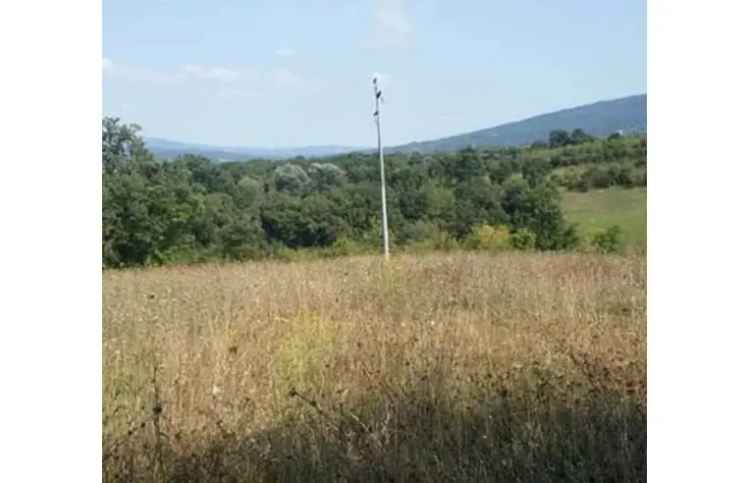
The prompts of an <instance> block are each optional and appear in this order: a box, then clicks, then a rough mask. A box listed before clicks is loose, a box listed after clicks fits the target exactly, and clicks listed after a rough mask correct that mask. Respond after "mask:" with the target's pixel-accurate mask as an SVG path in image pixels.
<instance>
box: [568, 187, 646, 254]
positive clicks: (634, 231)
mask: <svg viewBox="0 0 750 483" xmlns="http://www.w3.org/2000/svg"><path fill="white" fill-rule="evenodd" d="M563 210H564V212H565V216H566V218H567V219H568V220H570V221H571V222H573V223H578V224H579V227H580V230H581V233H582V234H583V235H584V236H588V237H590V236H592V235H593V234H595V233H597V232H600V231H604V230H605V229H606V228H608V227H610V226H612V225H619V226H620V228H622V231H623V241H624V243H625V245H626V246H629V247H636V248H641V247H645V246H646V189H645V188H632V189H624V188H609V189H604V190H592V191H589V192H587V193H575V192H564V193H563Z"/></svg>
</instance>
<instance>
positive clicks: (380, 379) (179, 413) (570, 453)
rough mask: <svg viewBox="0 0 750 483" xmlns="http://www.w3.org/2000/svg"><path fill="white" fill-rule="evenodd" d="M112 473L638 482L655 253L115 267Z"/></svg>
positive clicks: (107, 344) (108, 429)
mask: <svg viewBox="0 0 750 483" xmlns="http://www.w3.org/2000/svg"><path fill="white" fill-rule="evenodd" d="M103 324H104V325H103V391H104V393H103V401H104V402H103V443H102V444H103V450H104V456H103V463H102V464H103V469H104V480H105V481H107V482H115V481H122V482H125V481H128V482H130V481H174V482H188V481H196V482H197V481H227V482H230V481H231V482H240V481H242V482H245V481H247V482H250V481H259V482H264V481H268V482H272V481H273V482H284V481H384V482H385V481H399V482H402V481H403V482H406V481H409V482H415V481H425V482H427V481H521V482H557V481H645V479H646V260H645V258H644V257H643V256H641V255H637V254H629V255H627V256H618V255H594V254H573V253H571V254H566V253H521V252H503V253H499V254H483V253H451V254H445V253H435V254H427V255H420V256H416V255H400V256H397V257H394V258H393V259H392V260H391V261H390V263H388V264H387V265H384V264H383V262H382V260H381V258H380V257H376V256H363V257H350V258H338V259H333V260H314V261H305V262H295V263H283V262H273V261H266V262H255V263H241V264H240V263H237V264H206V265H199V266H191V267H163V268H153V269H129V270H118V271H105V272H104V275H103Z"/></svg>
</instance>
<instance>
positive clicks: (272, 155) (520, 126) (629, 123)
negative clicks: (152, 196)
mask: <svg viewBox="0 0 750 483" xmlns="http://www.w3.org/2000/svg"><path fill="white" fill-rule="evenodd" d="M576 128H581V129H583V130H584V131H585V132H586V133H587V134H591V135H592V136H597V137H604V136H608V135H609V134H612V133H613V132H617V131H623V132H625V133H633V132H646V94H640V95H635V96H629V97H623V98H620V99H614V100H610V101H600V102H595V103H593V104H587V105H584V106H578V107H573V108H570V109H563V110H561V111H555V112H551V113H548V114H541V115H539V116H534V117H530V118H528V119H524V120H521V121H516V122H510V123H506V124H501V125H499V126H495V127H491V128H487V129H482V130H479V131H472V132H469V133H465V134H459V135H456V136H450V137H446V138H442V139H436V140H433V141H422V142H413V143H409V144H404V145H401V146H395V147H389V148H386V149H385V151H386V152H388V153H393V152H421V153H432V152H439V151H457V150H459V149H463V148H466V147H475V148H480V147H489V146H522V145H526V144H531V143H533V142H534V141H546V140H547V139H548V137H549V132H550V131H552V130H555V129H565V130H567V131H572V130H573V129H576ZM144 141H145V142H146V147H148V149H149V150H150V151H151V152H153V153H154V154H155V155H156V156H157V157H158V158H163V159H174V158H175V157H177V156H179V155H181V154H188V153H190V154H197V155H201V156H205V157H207V158H210V159H213V160H216V161H241V160H246V159H253V158H255V159H260V158H262V159H290V158H294V157H297V156H304V157H306V158H314V157H324V156H333V155H337V154H345V153H349V152H353V151H372V148H362V147H352V146H307V147H300V148H279V149H273V148H253V147H237V146H234V147H230V146H212V145H206V144H191V143H182V142H177V141H170V140H167V139H160V138H148V137H147V138H145V139H144Z"/></svg>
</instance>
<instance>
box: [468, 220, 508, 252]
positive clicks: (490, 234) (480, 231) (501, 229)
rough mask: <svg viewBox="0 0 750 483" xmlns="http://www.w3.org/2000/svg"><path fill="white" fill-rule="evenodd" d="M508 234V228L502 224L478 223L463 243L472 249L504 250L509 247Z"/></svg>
mask: <svg viewBox="0 0 750 483" xmlns="http://www.w3.org/2000/svg"><path fill="white" fill-rule="evenodd" d="M510 236H511V235H510V230H509V229H508V227H506V226H504V225H500V226H490V225H479V226H475V227H474V228H473V229H472V230H471V233H470V234H469V236H468V237H466V241H465V242H464V243H465V246H466V247H467V248H470V249H473V250H504V249H507V248H509V247H510Z"/></svg>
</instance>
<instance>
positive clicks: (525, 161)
mask: <svg viewBox="0 0 750 483" xmlns="http://www.w3.org/2000/svg"><path fill="white" fill-rule="evenodd" d="M139 130H140V128H139V127H138V126H137V125H135V124H124V123H121V122H120V120H119V119H117V118H109V117H108V118H105V119H104V120H103V122H102V163H103V165H102V173H103V185H102V186H103V212H102V254H103V263H104V265H105V266H106V267H127V266H141V265H150V264H164V263H188V262H196V261H207V260H217V259H229V260H244V259H258V258H264V257H273V256H278V255H279V254H284V253H287V252H288V251H289V250H296V249H306V248H312V249H324V250H328V253H350V252H356V251H357V250H366V249H375V248H376V247H378V246H379V245H380V243H381V238H380V237H381V234H380V218H379V213H380V184H379V183H380V174H379V165H378V160H377V156H376V155H375V154H372V153H361V152H360V153H350V154H346V155H339V156H332V157H329V158H325V159H315V160H311V159H304V158H301V157H300V158H295V159H292V160H287V161H269V160H262V159H258V160H247V161H243V162H228V163H215V162H212V161H211V160H209V159H207V158H204V157H201V156H195V155H183V156H180V157H178V158H177V159H175V160H173V161H163V160H158V159H156V158H155V157H154V156H153V154H152V153H150V152H149V151H148V149H146V147H145V145H144V142H143V140H142V138H141V137H140V135H139ZM574 133H575V132H574ZM584 135H585V133H584ZM552 137H553V136H552V134H551V136H550V142H549V143H535V145H532V146H528V147H523V148H520V147H518V148H517V147H512V148H498V149H491V150H481V151H477V150H474V149H464V150H462V151H459V152H457V153H439V154H431V155H421V154H418V153H412V154H392V155H388V156H386V159H385V163H386V173H387V196H388V209H389V225H390V230H391V240H392V242H393V243H394V244H395V245H396V247H397V248H398V247H429V248H450V247H452V246H458V245H459V244H462V243H463V244H464V245H465V246H472V245H474V246H476V245H477V244H480V245H481V244H482V243H487V240H488V239H489V240H495V241H496V242H497V243H507V244H508V246H512V247H516V248H533V249H538V250H564V249H570V248H573V247H575V246H576V244H577V243H578V242H579V237H578V235H577V233H576V230H575V227H574V226H573V225H571V224H569V223H568V222H566V220H565V218H564V216H563V212H562V209H561V205H560V194H559V186H564V184H563V183H562V182H561V179H560V177H559V176H558V177H555V175H554V174H555V173H554V170H555V169H558V168H561V167H563V166H573V165H576V164H583V163H585V162H589V161H587V160H588V158H587V156H590V155H591V156H594V157H596V156H597V153H596V151H597V150H598V152H599V155H601V153H603V152H604V151H606V152H607V153H608V156H609V157H610V158H612V159H611V160H615V161H617V160H623V159H625V160H627V161H628V162H630V161H629V160H631V159H633V158H634V157H635V158H637V157H638V152H637V150H638V149H642V150H643V151H644V159H645V144H644V145H643V146H641V144H640V143H638V142H635V143H634V142H632V141H627V142H626V140H622V139H609V140H606V141H602V140H593V139H586V140H585V141H581V142H578V141H579V140H580V139H581V135H580V133H578V134H575V136H573V135H570V136H568V139H570V138H573V137H574V138H575V139H576V140H577V141H576V142H574V143H571V142H568V144H562V145H558V144H559V143H558V141H559V138H560V135H559V133H558V134H555V135H554V137H555V138H554V140H553V139H552ZM553 141H554V143H553ZM540 144H544V146H540ZM553 144H554V146H553ZM613 146H614V147H613ZM633 146H635V147H633ZM584 148H586V149H584ZM571 149H574V150H577V151H575V152H574V153H571V152H570V150H571ZM566 150H567V151H566ZM590 150H594V152H593V153H592V152H590ZM610 151H611V152H610ZM576 156H578V157H576ZM574 158H575V159H574ZM597 159H602V158H601V156H599V157H597ZM608 159H609V158H608ZM611 160H610V161H611ZM578 161H581V163H578Z"/></svg>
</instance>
